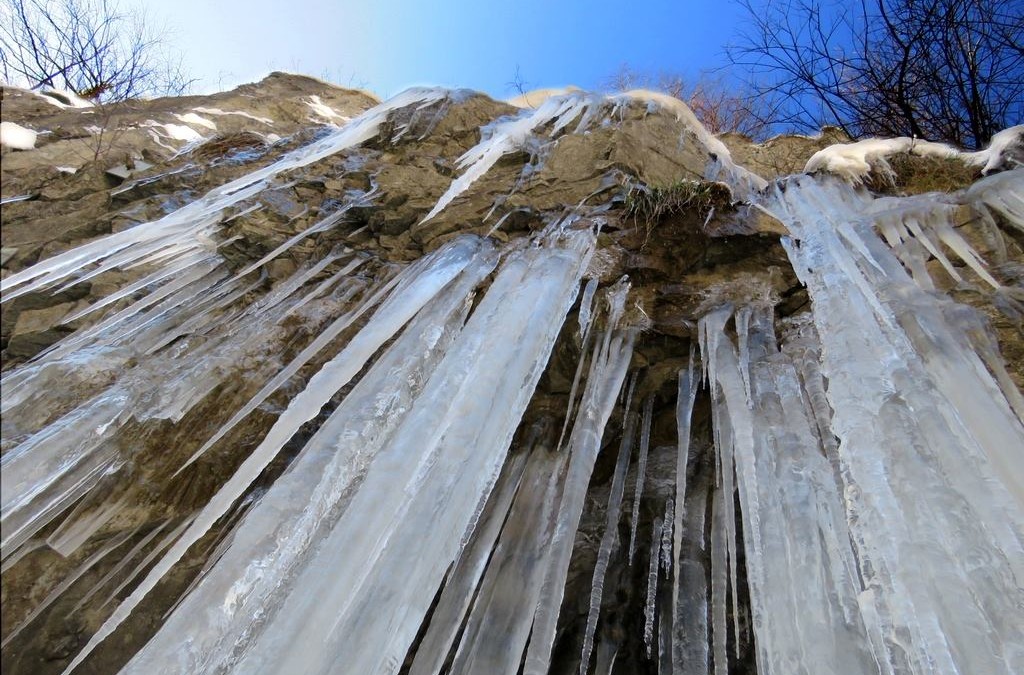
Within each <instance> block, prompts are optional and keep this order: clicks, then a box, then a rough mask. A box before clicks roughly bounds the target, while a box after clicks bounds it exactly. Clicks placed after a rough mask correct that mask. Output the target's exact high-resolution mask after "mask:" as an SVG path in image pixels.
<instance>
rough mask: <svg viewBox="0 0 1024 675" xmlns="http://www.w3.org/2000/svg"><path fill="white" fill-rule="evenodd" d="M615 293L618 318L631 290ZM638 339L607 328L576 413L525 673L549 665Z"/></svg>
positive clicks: (539, 674) (540, 673)
mask: <svg viewBox="0 0 1024 675" xmlns="http://www.w3.org/2000/svg"><path fill="white" fill-rule="evenodd" d="M612 298H613V300H614V302H615V303H616V304H615V305H613V307H612V311H611V312H610V314H611V316H612V317H617V316H621V308H622V303H623V302H624V298H625V295H624V293H617V294H615V295H613V296H612ZM616 310H617V311H616ZM610 325H614V324H613V323H612V324H610ZM633 339H634V332H633V331H632V330H628V331H626V332H625V334H622V333H616V334H615V335H614V337H613V335H612V330H611V329H610V328H609V329H608V330H606V331H605V335H604V338H603V339H602V341H601V345H600V352H599V353H598V354H596V355H595V357H594V364H593V365H592V367H591V372H590V376H589V377H588V378H587V390H586V391H585V392H584V394H583V401H582V403H581V406H580V415H579V416H577V418H576V424H575V426H574V427H573V433H572V436H571V437H570V441H569V446H570V452H571V459H570V462H569V468H568V474H567V476H566V480H565V488H564V492H563V496H562V503H561V505H560V507H559V513H558V527H557V529H556V531H555V539H554V541H553V543H552V546H551V548H552V551H551V557H550V559H549V562H548V569H547V574H546V577H545V580H544V592H543V593H542V601H541V604H540V605H539V606H538V608H537V613H536V615H535V619H534V626H533V637H532V639H531V640H530V647H529V650H528V652H527V656H526V665H525V670H524V675H543V674H544V673H546V672H547V670H548V665H549V661H550V658H551V648H552V645H553V643H554V639H555V628H556V624H557V621H558V612H559V609H560V608H561V604H562V595H563V593H564V591H565V579H566V575H567V573H568V568H569V560H570V558H571V556H572V545H573V540H574V537H575V533H576V528H577V527H578V526H579V521H580V516H581V514H582V513H583V503H584V499H585V497H586V490H587V484H588V483H589V481H590V474H591V472H592V471H593V469H594V462H595V461H596V459H597V451H598V450H599V448H600V442H601V434H602V432H603V430H604V425H605V423H606V422H607V420H608V417H609V415H611V409H612V407H613V405H614V402H615V396H616V394H617V393H618V391H619V389H621V387H622V384H623V381H624V380H625V376H626V369H627V368H628V366H629V361H630V358H631V357H632V353H633ZM595 348H597V346H595Z"/></svg>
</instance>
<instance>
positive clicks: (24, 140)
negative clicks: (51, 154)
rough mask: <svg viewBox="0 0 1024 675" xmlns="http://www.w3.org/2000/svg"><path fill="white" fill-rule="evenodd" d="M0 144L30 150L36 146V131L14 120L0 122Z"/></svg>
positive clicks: (15, 148)
mask: <svg viewBox="0 0 1024 675" xmlns="http://www.w3.org/2000/svg"><path fill="white" fill-rule="evenodd" d="M0 146H2V147H5V148H12V149H14V150H31V149H33V148H35V147H36V132H34V131H32V130H31V129H26V128H25V127H23V126H21V125H20V124H15V123H14V122H0Z"/></svg>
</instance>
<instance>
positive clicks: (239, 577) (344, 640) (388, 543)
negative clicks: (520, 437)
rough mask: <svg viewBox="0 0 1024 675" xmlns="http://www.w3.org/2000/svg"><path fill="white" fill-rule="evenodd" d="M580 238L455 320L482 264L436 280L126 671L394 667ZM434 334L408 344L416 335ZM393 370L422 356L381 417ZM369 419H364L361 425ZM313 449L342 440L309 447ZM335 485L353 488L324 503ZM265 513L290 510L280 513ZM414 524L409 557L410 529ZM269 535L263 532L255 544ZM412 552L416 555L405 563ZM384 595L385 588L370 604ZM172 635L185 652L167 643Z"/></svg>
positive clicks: (485, 473) (573, 289) (497, 451)
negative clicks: (431, 293) (425, 343)
mask: <svg viewBox="0 0 1024 675" xmlns="http://www.w3.org/2000/svg"><path fill="white" fill-rule="evenodd" d="M594 241H595V237H594V234H593V232H592V231H590V230H586V229H584V230H572V231H568V232H564V233H562V234H561V235H560V236H554V235H553V236H552V240H551V241H548V242H547V243H545V244H543V245H541V246H539V247H534V248H527V249H525V250H521V251H518V252H512V253H510V254H509V255H508V257H507V259H506V260H505V262H504V263H503V265H502V266H501V268H500V270H499V272H498V275H497V277H496V278H495V280H494V282H493V283H492V284H491V286H490V288H489V289H488V291H487V293H486V294H485V295H484V298H483V300H482V301H481V302H480V304H479V306H477V307H476V308H475V310H474V312H473V314H472V315H471V316H470V318H469V321H468V322H467V323H466V324H465V326H461V320H460V319H459V318H458V317H459V316H460V314H459V311H455V310H459V308H460V307H461V308H465V307H467V305H466V304H465V303H466V301H467V298H468V297H469V296H467V294H468V293H469V292H471V291H472V289H473V288H474V286H475V285H476V283H478V282H479V280H480V279H481V278H482V276H484V275H486V274H487V273H488V271H489V269H490V267H493V264H494V260H493V258H490V263H489V264H487V260H488V258H487V257H486V256H485V258H483V259H482V260H481V265H478V267H479V269H477V270H476V271H474V272H473V273H472V274H470V275H468V279H469V280H468V281H463V283H462V284H461V285H460V284H458V280H456V282H453V283H454V284H455V285H454V286H452V287H450V291H445V292H446V293H448V294H449V297H450V300H448V301H446V302H448V305H447V306H448V307H449V308H448V309H447V310H445V311H444V312H441V309H442V307H443V306H445V305H437V304H436V303H435V304H434V305H427V306H426V307H425V308H424V310H423V312H421V314H420V315H419V317H420V318H417V319H416V320H415V321H416V323H414V324H413V325H411V326H410V328H409V329H407V331H406V332H405V333H403V336H402V337H401V338H399V340H398V341H397V342H396V343H395V344H394V345H393V346H392V347H391V348H390V349H389V350H388V352H386V353H385V355H384V356H383V357H381V359H380V360H379V361H378V362H377V364H376V365H375V366H374V368H373V369H371V372H370V373H369V374H368V375H367V376H366V377H367V378H368V379H366V380H364V381H365V382H366V384H365V385H364V386H361V385H362V382H361V383H360V385H357V387H356V388H355V389H354V390H353V392H352V393H351V394H350V395H349V397H348V398H346V400H345V402H344V403H343V404H342V406H341V407H339V409H338V410H337V411H335V413H334V414H333V415H332V417H331V418H330V419H329V420H328V422H327V423H326V424H325V425H324V428H323V429H322V430H321V432H320V433H318V434H317V435H316V436H315V437H314V438H313V440H311V441H310V447H307V449H306V451H304V452H303V453H302V454H301V455H300V458H299V459H298V460H297V464H296V466H295V467H293V468H292V469H291V471H290V472H289V474H287V475H286V476H285V477H284V478H283V479H282V480H281V481H280V482H279V483H278V484H276V485H275V486H274V487H273V488H272V489H271V491H270V492H269V493H268V495H267V496H266V497H265V498H264V499H263V500H262V501H261V502H260V503H259V504H258V505H257V506H256V507H255V508H254V509H253V510H252V511H251V512H250V513H249V514H248V515H247V516H246V517H245V520H244V521H243V522H242V523H241V525H240V526H239V527H238V530H237V533H236V535H235V543H234V544H232V545H231V546H230V547H228V549H227V550H226V552H225V553H224V555H223V557H222V558H221V560H220V561H219V562H218V563H217V564H216V565H214V566H213V568H212V569H211V570H210V572H209V576H208V577H207V579H205V580H203V581H202V582H200V583H199V585H198V586H197V587H196V589H195V590H194V591H193V594H192V595H190V596H189V597H188V598H186V600H185V602H184V603H183V604H182V605H181V606H180V607H179V609H178V610H177V611H176V612H175V613H174V614H173V615H172V616H171V617H170V618H169V620H168V622H167V624H166V625H165V626H164V628H163V629H162V631H161V632H160V633H158V635H157V636H156V637H155V638H154V639H153V641H152V642H151V643H150V645H148V646H147V647H146V648H144V649H143V651H142V652H140V653H139V654H138V655H137V656H136V657H135V659H134V660H133V661H132V662H131V663H130V664H129V666H128V667H127V669H126V672H154V670H156V671H164V670H168V669H170V670H182V671H192V670H195V669H199V670H203V669H229V670H232V671H236V672H246V673H248V672H285V671H288V672H293V671H294V672H308V673H313V672H331V671H332V670H334V669H337V668H338V667H339V664H340V663H341V660H342V659H343V660H344V663H345V664H346V667H347V668H352V669H354V670H353V671H352V672H395V671H397V668H398V666H400V665H401V659H402V657H403V656H404V654H405V653H406V651H407V650H408V648H409V645H410V644H411V642H412V640H413V639H414V638H415V635H416V632H417V629H418V628H419V625H420V622H421V621H422V618H423V615H424V614H425V613H426V612H427V610H428V609H429V606H430V602H431V600H432V599H433V597H434V594H435V592H436V590H437V588H438V587H439V586H440V584H441V582H442V578H443V575H444V572H445V570H446V569H447V567H448V565H449V564H450V563H451V562H452V561H453V560H454V559H455V557H456V556H457V555H458V554H459V549H460V542H461V541H462V539H463V535H464V532H465V531H466V529H467V526H468V525H469V524H470V522H471V519H472V518H473V517H475V511H476V508H477V504H478V503H479V502H480V501H481V498H482V497H483V496H484V495H486V494H487V492H488V491H489V490H490V489H491V487H492V485H493V484H494V481H495V479H496V474H497V471H498V469H499V468H500V466H501V464H502V462H503V460H504V456H505V452H506V450H507V448H508V445H509V442H510V441H511V437H512V433H513V432H514V431H515V428H516V426H517V425H518V423H519V419H520V416H521V415H522V413H523V410H524V409H525V406H526V403H527V402H528V400H529V398H530V396H531V395H532V392H533V388H534V386H535V384H536V382H537V379H538V378H539V376H540V372H541V370H542V369H543V367H544V365H545V363H546V361H547V354H548V352H549V351H550V349H551V347H552V345H553V343H554V340H555V338H556V337H557V335H558V331H559V330H560V328H561V325H562V322H563V320H564V317H565V314H566V312H567V311H568V309H569V307H570V306H571V304H572V302H573V301H574V299H575V297H576V293H577V291H578V290H579V282H580V278H581V276H582V274H583V271H584V269H585V268H586V264H587V261H588V260H589V258H590V254H591V252H592V250H593V246H594ZM440 297H441V296H439V298H440ZM452 301H455V304H454V305H453V304H451V302H452ZM438 302H440V299H439V300H438ZM453 311H455V314H452V312H453ZM461 316H463V317H464V311H463V313H462V315H461ZM445 317H448V318H445ZM439 319H443V320H442V322H441V323H440V324H439V325H438V326H436V327H431V326H430V322H433V321H437V320H439ZM452 321H455V323H452ZM443 335H447V336H448V337H447V338H444V339H442V340H440V342H436V346H435V347H432V348H428V350H427V351H424V350H423V347H422V345H421V344H420V343H421V341H422V340H423V339H424V338H431V336H434V338H431V339H436V338H438V337H439V336H443ZM431 354H433V355H431ZM423 357H426V358H427V360H426V361H425V362H424V363H423V365H417V361H416V360H415V359H419V358H423ZM410 359H413V360H410ZM404 364H408V365H404ZM399 367H402V368H405V367H415V368H419V369H423V368H426V370H421V371H420V372H421V374H420V375H415V376H411V377H403V378H401V380H402V381H404V382H410V383H415V382H417V381H418V380H419V379H420V378H425V382H424V384H423V385H422V388H421V389H417V388H413V389H410V390H408V391H406V392H405V393H404V394H403V395H402V396H401V397H400V398H399V399H396V403H399V406H398V407H397V408H393V409H391V412H390V413H389V414H385V415H384V416H383V417H380V416H378V415H377V413H378V412H380V409H379V406H380V404H381V403H380V402H379V401H378V400H377V397H378V393H379V391H380V387H381V386H382V385H383V383H385V382H387V381H391V380H394V378H395V373H396V369H397V368H399ZM410 375H411V373H410ZM484 392H487V395H483V393H484ZM438 401H447V402H448V404H446V405H438ZM367 425H369V426H370V427H373V428H374V429H376V431H375V432H374V431H370V433H368V434H367V433H365V432H366V431H367ZM364 438H368V439H376V440H375V441H373V443H374V444H376V445H375V447H366V443H365V442H364V441H363V440H362V439H364ZM325 443H327V444H338V443H340V444H341V447H338V448H331V451H329V452H326V453H325V452H324V451H325V450H327V448H328V447H330V445H328V446H326V447H325V446H324V444H325ZM312 448H317V450H316V451H313V450H312ZM321 448H322V449H321ZM353 453H356V454H355V455H354V454H353ZM325 461H327V462H330V463H331V465H332V467H333V468H330V469H329V470H327V471H325V470H324V468H323V466H324V462H325ZM310 463H311V464H310ZM359 467H365V469H363V470H360V468H359ZM364 471H365V473H363V472H364ZM314 477H322V478H319V486H318V485H317V481H316V480H310V479H311V478H314ZM356 479H358V481H357V482H355V483H353V481H354V480H356ZM346 485H352V486H353V487H354V489H351V488H349V489H350V490H351V496H350V497H348V498H347V501H346V502H340V503H339V501H338V500H339V499H341V498H342V497H343V496H344V495H345V494H347V493H346ZM310 489H314V490H315V491H314V492H313V494H312V495H310V494H309V493H308V491H309V490H310ZM281 514H289V515H288V518H289V519H290V520H286V521H285V522H284V523H281V522H279V519H280V516H281ZM295 519H298V520H297V521H296V520H295ZM268 527H270V528H271V529H272V530H273V531H275V532H277V533H278V534H277V536H270V537H268V536H267V534H268V532H267V528H268ZM427 529H429V530H430V531H431V532H432V533H433V534H432V536H431V538H430V539H429V543H428V545H429V547H430V550H429V551H424V550H423V546H424V540H423V539H422V537H420V536H417V533H422V532H424V531H426V530H427ZM271 542H279V543H278V544H275V545H274V547H273V549H274V550H266V547H267V545H268V544H269V543H271ZM254 547H255V548H254ZM261 550H263V551H264V553H260V551H261ZM341 550H344V555H341V554H340V551H341ZM254 554H255V560H254ZM267 555H269V556H270V558H269V559H267V558H266V556H267ZM413 558H415V559H417V560H419V561H420V563H419V564H417V565H416V566H414V568H412V569H410V568H409V565H408V561H409V560H410V559H413ZM268 565H269V567H268ZM265 569H274V570H275V571H276V572H277V573H275V574H274V575H266V574H265V573H264V570H265ZM278 573H279V574H278ZM399 579H400V580H401V581H400V582H398V583H396V580H399ZM382 597H388V598H390V600H389V601H388V602H387V603H385V604H384V605H383V606H382V605H380V604H379V603H380V599H381V598H382ZM270 598H273V601H268V600H269V599H270ZM331 598H333V600H332V599H331ZM369 604H373V607H372V608H370V607H369ZM261 607H262V608H264V609H260V608H261ZM321 614H322V615H323V616H321ZM102 634H103V633H102V632H101V633H100V634H99V635H102ZM186 634H187V635H190V636H191V637H190V638H189V639H188V644H189V648H188V649H187V650H184V651H183V650H180V649H178V648H176V647H172V646H171V645H172V644H173V645H180V644H181V641H182V636H183V635H186Z"/></svg>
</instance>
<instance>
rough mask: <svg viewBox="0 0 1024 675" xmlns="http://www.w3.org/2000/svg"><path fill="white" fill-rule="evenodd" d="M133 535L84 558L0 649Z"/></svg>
mask: <svg viewBox="0 0 1024 675" xmlns="http://www.w3.org/2000/svg"><path fill="white" fill-rule="evenodd" d="M133 534H135V531H134V530H129V531H127V532H122V533H120V534H117V535H115V536H113V537H111V538H110V540H109V541H107V542H105V543H104V544H103V546H101V547H100V548H99V549H98V550H97V551H96V552H95V553H93V554H92V555H90V556H89V557H88V558H86V559H85V560H84V561H83V562H82V564H81V565H79V566H78V567H77V568H75V570H74V571H72V572H71V573H70V574H68V575H67V576H66V577H64V579H63V580H61V582H60V583H59V584H58V585H57V586H55V587H54V589H53V590H52V591H50V593H49V594H48V595H47V596H46V597H45V598H43V599H42V601H40V603H39V604H38V605H36V606H35V608H34V609H33V610H32V611H31V612H30V613H29V615H28V616H26V617H25V618H24V619H22V620H21V622H19V623H18V625H16V626H15V627H14V628H13V629H12V630H11V631H10V632H9V633H8V634H7V637H5V638H4V640H3V642H2V643H0V647H6V646H7V645H8V644H9V643H10V641H11V640H13V639H14V638H16V637H17V636H18V634H20V633H21V631H22V630H24V628H25V627H26V626H28V625H29V624H31V623H32V622H33V621H35V620H36V618H37V617H38V616H39V615H40V614H42V613H43V612H44V611H45V610H46V609H47V608H48V607H49V606H50V605H52V604H53V603H54V602H55V601H56V600H57V599H58V598H60V596H62V595H63V594H64V591H66V590H68V589H69V588H71V586H72V585H73V584H74V583H75V582H76V581H78V580H79V579H81V578H82V576H83V575H84V574H85V573H86V572H88V571H89V570H91V569H92V568H93V567H95V566H96V564H97V563H99V562H100V561H101V560H103V559H104V558H106V557H107V556H108V555H110V554H111V553H113V552H114V551H115V550H117V549H118V548H120V547H121V545H122V544H124V543H125V542H126V541H128V540H129V539H130V538H131V536H132V535H133Z"/></svg>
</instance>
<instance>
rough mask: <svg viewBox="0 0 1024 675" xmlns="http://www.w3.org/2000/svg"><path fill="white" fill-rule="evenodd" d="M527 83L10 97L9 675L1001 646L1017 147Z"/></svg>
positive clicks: (619, 663)
mask: <svg viewBox="0 0 1024 675" xmlns="http://www.w3.org/2000/svg"><path fill="white" fill-rule="evenodd" d="M549 93H550V92H549ZM536 98H537V100H536V101H533V100H531V101H530V103H531V104H532V105H533V107H528V108H517V107H515V106H513V105H510V104H508V103H504V102H499V101H494V100H491V99H490V98H488V97H486V96H484V95H481V94H477V93H474V92H469V91H445V90H432V89H423V90H411V91H408V92H404V93H403V94H400V95H398V96H396V97H395V98H393V99H391V100H389V101H386V102H383V103H380V102H378V101H376V100H375V99H373V98H372V97H371V96H369V95H366V94H363V93H360V92H355V91H350V90H344V89H337V88H334V87H331V86H329V85H326V84H323V83H320V82H318V81H315V80H311V79H308V78H302V77H297V76H288V75H282V74H274V75H271V76H270V77H268V78H267V79H266V80H264V81H262V82H260V83H257V84H254V85H247V86H244V87H240V88H239V89H236V90H234V91H232V92H226V93H223V94H217V95H213V96H209V97H187V98H182V99H161V100H156V101H148V102H140V103H131V104H123V105H120V106H105V107H103V108H68V107H64V106H56V105H54V104H53V103H51V102H48V101H47V100H45V99H43V98H42V97H41V95H38V94H33V93H28V92H22V91H18V90H12V89H5V90H4V91H3V119H4V122H5V123H7V122H13V123H16V124H18V125H21V126H22V127H25V128H28V129H31V130H33V131H35V132H36V133H37V136H36V138H35V143H34V146H35V147H34V149H30V150H13V149H10V148H4V151H3V152H4V154H3V167H2V171H3V184H2V194H3V199H4V205H3V214H2V219H3V221H2V222H3V235H2V244H3V284H4V286H3V303H4V304H3V308H4V313H3V327H2V347H3V350H4V351H3V354H4V376H3V377H4V379H3V441H2V448H3V453H4V454H3V462H4V465H3V470H4V472H3V488H4V490H3V492H4V495H3V507H2V508H3V510H2V519H3V520H2V524H3V541H2V553H3V560H4V563H3V565H4V568H3V581H2V593H3V640H4V643H3V665H4V668H5V669H8V668H9V669H10V670H11V672H25V673H29V672H31V673H43V672H61V671H62V670H64V669H65V668H69V667H72V666H73V667H75V668H77V670H75V672H97V673H107V672H116V671H118V670H119V669H120V668H122V667H125V668H126V670H127V672H140V673H141V672H225V671H229V670H231V671H237V672H245V673H250V672H268V673H269V672H351V673H369V672H396V673H397V672H409V673H435V672H453V673H454V672H467V673H468V672H475V673H484V672H486V673H496V672H509V673H515V672H517V671H518V670H519V669H520V667H521V666H522V667H523V668H524V672H527V673H544V672H552V673H563V672H564V673H569V672H595V673H601V674H603V673H639V672H674V673H687V674H689V673H710V672H714V673H716V675H719V674H720V673H727V672H729V673H748V672H749V673H753V672H770V673H783V674H785V673H796V672H815V673H826V672H834V673H855V672H857V673H859V672H885V673H889V672H893V673H904V672H906V673H918V672H943V673H944V672H956V669H960V671H963V672H992V673H998V672H1007V673H1009V672H1014V671H1015V670H1019V669H1020V668H1022V667H1024V664H1021V663H1020V655H1019V654H1017V653H1016V652H1014V646H1013V645H1014V644H1015V640H1016V638H1019V635H1017V634H1016V633H1015V631H1019V628H1016V627H1015V626H1016V625H1017V623H1019V622H1018V621H1016V618H1015V614H1016V610H1015V607H1017V606H1019V602H1020V601H1021V598H1020V588H1021V587H1022V585H1024V584H1022V583H1020V582H1022V581H1024V579H1022V578H1021V573H1022V570H1021V561H1022V560H1024V557H1022V556H1021V544H1020V541H1021V528H1022V527H1024V518H1022V516H1021V514H1022V498H1024V490H1022V488H1021V485H1022V481H1024V474H1022V471H1021V460H1020V459H1019V457H1018V455H1019V453H1016V452H1013V448H1015V447H1016V448H1019V447H1022V444H1024V430H1022V427H1021V420H1020V417H1021V414H1022V411H1024V401H1022V399H1021V396H1020V392H1019V388H1020V387H1021V385H1022V383H1024V340H1022V339H1021V319H1022V316H1024V305H1022V303H1024V290H1022V286H1021V283H1022V278H1024V253H1022V250H1024V177H1022V172H1024V169H1020V168H1017V169H1014V168H1013V165H1014V157H1015V156H1016V155H1014V153H1015V152H1019V148H1018V146H1019V145H1020V141H1019V139H1018V140H1012V139H1011V141H1010V142H1009V143H1008V145H1007V146H1006V147H1005V148H1002V149H1001V150H1000V151H999V152H998V153H995V151H993V154H989V155H986V156H985V157H984V158H981V159H983V160H984V161H980V160H979V158H974V157H966V156H964V157H961V156H953V155H951V154H949V153H947V154H948V155H949V156H947V155H944V154H943V152H944V151H943V152H939V151H935V152H932V153H931V154H927V153H924V152H923V151H922V148H921V146H917V147H914V146H913V144H911V146H908V147H907V148H905V149H900V148H902V146H897V145H884V147H883V146H878V147H875V146H872V148H871V149H864V148H863V147H860V148H854V149H851V150H847V151H845V154H844V153H833V154H831V155H828V154H827V155H826V156H825V158H824V159H822V160H821V161H819V165H821V166H825V167H830V168H832V169H833V170H835V171H839V172H840V173H843V171H840V170H839V169H838V168H837V167H838V166H840V165H841V166H844V167H849V166H851V165H852V164H851V163H856V162H858V161H861V162H863V163H864V166H865V167H867V168H868V169H869V170H870V171H871V172H870V174H869V175H867V176H866V181H865V186H862V187H856V188H855V187H852V186H851V185H848V184H847V183H845V182H843V181H841V180H840V179H838V178H836V177H832V176H829V175H827V174H825V173H821V174H818V175H816V176H808V175H805V174H800V175H792V176H791V175H790V174H796V173H797V172H799V171H800V170H801V169H802V168H803V166H804V164H805V163H806V162H807V160H809V159H810V158H811V156H812V155H814V154H815V153H816V152H818V151H820V150H822V149H824V148H826V147H827V146H830V145H831V144H832V143H835V142H842V141H844V140H847V139H839V138H835V137H833V136H831V135H829V134H827V133H826V134H823V135H822V137H820V138H803V137H794V138H786V137H783V138H778V139H773V140H772V141H770V142H768V143H766V144H763V145H755V144H752V143H750V142H749V141H748V140H746V139H743V138H740V137H725V138H724V139H718V138H715V137H713V136H711V135H710V134H708V133H707V132H706V131H705V130H703V129H702V128H701V127H700V125H699V124H698V123H697V122H696V120H695V119H693V116H692V114H691V113H690V112H689V111H688V110H686V109H685V107H683V106H681V105H680V104H679V103H678V102H674V101H672V100H668V99H666V98H665V97H661V96H658V95H655V94H650V93H648V92H630V93H629V94H626V95H622V96H618V97H605V96H600V95H593V94H587V93H585V92H578V91H573V92H568V93H554V95H549V96H547V97H540V96H538V97H536ZM1017 133H1019V132H1017ZM893 148H896V149H895V150H894V149H893ZM829 152H833V151H829ZM858 153H859V154H858ZM982 167H984V168H985V169H986V170H987V172H988V173H989V175H987V176H985V177H982V176H981V168H982ZM855 178H858V179H859V178H860V176H859V175H858V176H855ZM934 189H940V190H943V192H941V193H935V192H925V191H926V190H934ZM918 192H925V193H924V194H914V193H918ZM979 560H980V561H981V562H978V561H979ZM1015 603H1016V604H1015ZM1015 636H1016V637H1015ZM581 662H582V663H583V666H582V668H581ZM755 662H756V664H757V666H756V668H758V669H759V670H757V671H756V670H755ZM523 664H525V665H523Z"/></svg>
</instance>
